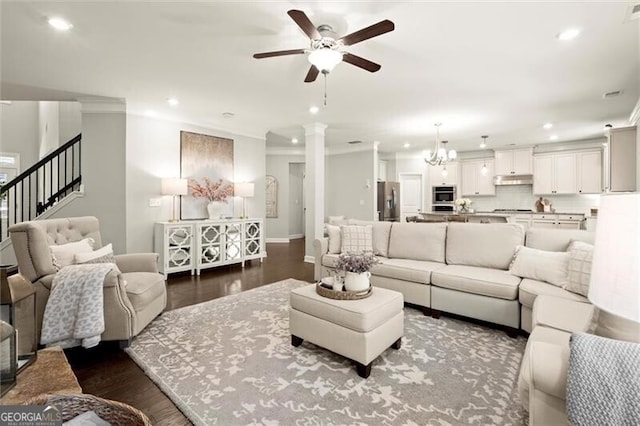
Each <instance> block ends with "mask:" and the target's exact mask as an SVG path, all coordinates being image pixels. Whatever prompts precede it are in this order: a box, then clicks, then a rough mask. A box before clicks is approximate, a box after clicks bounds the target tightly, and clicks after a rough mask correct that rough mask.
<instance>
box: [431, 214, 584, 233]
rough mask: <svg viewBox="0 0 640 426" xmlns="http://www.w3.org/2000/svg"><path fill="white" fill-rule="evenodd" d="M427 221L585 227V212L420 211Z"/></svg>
mask: <svg viewBox="0 0 640 426" xmlns="http://www.w3.org/2000/svg"><path fill="white" fill-rule="evenodd" d="M420 215H421V216H422V218H423V221H427V222H469V223H519V224H521V225H522V226H524V227H525V229H528V228H555V229H585V225H586V223H585V222H586V220H585V214H584V213H559V212H534V211H522V210H504V211H490V212H489V211H487V212H485V211H478V212H474V213H454V212H429V213H420Z"/></svg>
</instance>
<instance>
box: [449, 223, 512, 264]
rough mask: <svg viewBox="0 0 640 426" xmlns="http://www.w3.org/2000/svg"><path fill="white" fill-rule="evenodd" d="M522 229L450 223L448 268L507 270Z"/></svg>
mask: <svg viewBox="0 0 640 426" xmlns="http://www.w3.org/2000/svg"><path fill="white" fill-rule="evenodd" d="M523 244H524V228H522V226H520V225H519V224H516V223H449V225H448V229H447V247H446V252H447V264H448V265H467V266H479V267H483V268H493V269H502V270H506V269H509V264H510V263H511V259H512V258H513V253H514V252H515V250H516V247H517V246H519V245H523Z"/></svg>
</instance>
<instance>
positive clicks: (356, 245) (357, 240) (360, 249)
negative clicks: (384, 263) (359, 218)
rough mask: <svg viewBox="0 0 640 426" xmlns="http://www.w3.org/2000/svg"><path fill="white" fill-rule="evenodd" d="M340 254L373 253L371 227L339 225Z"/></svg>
mask: <svg viewBox="0 0 640 426" xmlns="http://www.w3.org/2000/svg"><path fill="white" fill-rule="evenodd" d="M340 233H341V239H342V240H341V241H342V248H341V250H340V251H341V252H342V253H349V254H363V253H367V252H372V251H373V232H372V227H371V225H341V226H340Z"/></svg>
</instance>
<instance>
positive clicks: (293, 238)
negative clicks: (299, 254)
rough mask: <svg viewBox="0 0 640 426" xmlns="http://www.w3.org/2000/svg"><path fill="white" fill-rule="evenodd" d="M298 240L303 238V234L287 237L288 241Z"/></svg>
mask: <svg viewBox="0 0 640 426" xmlns="http://www.w3.org/2000/svg"><path fill="white" fill-rule="evenodd" d="M298 238H304V234H293V235H289V239H290V240H297V239H298Z"/></svg>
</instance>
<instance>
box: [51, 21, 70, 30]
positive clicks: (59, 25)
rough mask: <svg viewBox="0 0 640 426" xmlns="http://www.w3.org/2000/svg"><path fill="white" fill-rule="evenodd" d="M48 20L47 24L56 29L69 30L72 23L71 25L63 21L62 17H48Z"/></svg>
mask: <svg viewBox="0 0 640 426" xmlns="http://www.w3.org/2000/svg"><path fill="white" fill-rule="evenodd" d="M48 22H49V25H51V26H52V27H53V28H55V29H56V30H58V31H69V30H70V29H71V28H73V25H71V23H70V22H68V21H65V20H64V19H62V18H49V21H48Z"/></svg>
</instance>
